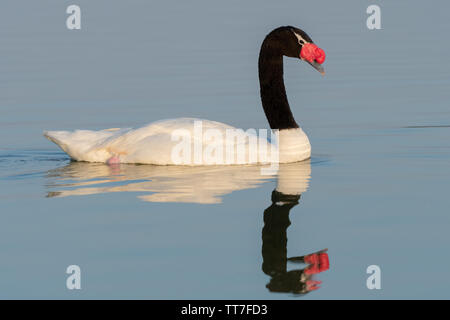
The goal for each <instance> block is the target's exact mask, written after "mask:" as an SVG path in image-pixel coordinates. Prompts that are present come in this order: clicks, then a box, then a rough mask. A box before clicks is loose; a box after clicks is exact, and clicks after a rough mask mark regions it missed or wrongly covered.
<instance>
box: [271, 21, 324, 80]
mask: <svg viewBox="0 0 450 320" xmlns="http://www.w3.org/2000/svg"><path fill="white" fill-rule="evenodd" d="M269 39H270V40H269ZM267 40H269V41H268V42H269V43H270V46H271V47H273V48H277V49H278V50H280V51H281V52H280V53H281V54H282V55H284V56H287V57H291V58H298V59H301V60H303V61H306V62H308V63H309V64H310V65H311V66H312V67H314V69H316V70H317V71H319V72H320V73H321V74H322V75H323V74H325V69H324V68H323V66H322V64H323V63H324V62H325V51H323V50H322V49H321V48H319V47H318V46H317V45H316V44H315V43H314V42H313V40H312V39H311V38H310V37H309V36H308V35H307V34H306V32H304V31H303V30H301V29H299V28H296V27H292V26H287V27H280V28H277V29H275V30H273V31H272V32H271V33H270V34H269V36H268V39H267Z"/></svg>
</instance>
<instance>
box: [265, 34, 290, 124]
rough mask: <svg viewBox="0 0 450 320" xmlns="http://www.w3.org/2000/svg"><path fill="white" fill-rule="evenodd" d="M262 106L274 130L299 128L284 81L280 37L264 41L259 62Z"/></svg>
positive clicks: (274, 36)
mask: <svg viewBox="0 0 450 320" xmlns="http://www.w3.org/2000/svg"><path fill="white" fill-rule="evenodd" d="M258 69H259V84H260V90H261V91H260V93H261V101H262V106H263V108H264V112H265V114H266V117H267V120H268V121H269V125H270V128H272V129H279V130H281V129H291V128H298V124H297V123H296V122H295V119H294V116H293V115H292V111H291V108H290V107H289V103H288V99H287V96H286V89H285V87H284V80H283V50H282V47H281V46H280V39H279V35H276V34H274V33H273V32H272V33H270V34H269V35H268V36H267V37H266V39H265V40H264V42H263V44H262V46H261V51H260V53H259V61H258Z"/></svg>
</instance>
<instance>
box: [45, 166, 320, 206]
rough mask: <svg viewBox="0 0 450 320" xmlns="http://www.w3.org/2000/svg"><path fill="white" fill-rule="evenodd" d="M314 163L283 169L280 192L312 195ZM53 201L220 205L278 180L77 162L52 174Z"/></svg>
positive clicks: (253, 174)
mask: <svg viewBox="0 0 450 320" xmlns="http://www.w3.org/2000/svg"><path fill="white" fill-rule="evenodd" d="M310 175H311V164H310V160H307V161H303V162H297V163H290V164H282V165H280V168H279V171H278V189H280V190H281V191H284V192H288V191H289V190H296V192H300V193H301V192H303V191H305V190H306V189H307V187H308V183H309V178H310ZM47 178H48V179H49V182H48V187H49V188H50V189H51V190H52V191H50V192H49V193H48V196H49V197H67V196H82V195H92V194H101V193H110V192H138V193H144V194H143V195H140V196H138V197H139V198H140V199H141V200H144V201H149V202H195V203H218V202H221V197H222V196H223V195H226V194H229V193H231V192H233V191H237V190H243V189H250V188H255V187H257V186H259V185H261V184H262V183H265V182H267V181H269V180H270V179H273V178H274V176H267V175H261V166H250V165H246V166H197V167H190V166H189V167H186V166H149V165H133V164H119V165H111V166H108V165H105V164H100V163H87V162H71V163H70V164H68V165H67V166H65V167H62V168H58V169H53V170H50V171H49V172H48V174H47Z"/></svg>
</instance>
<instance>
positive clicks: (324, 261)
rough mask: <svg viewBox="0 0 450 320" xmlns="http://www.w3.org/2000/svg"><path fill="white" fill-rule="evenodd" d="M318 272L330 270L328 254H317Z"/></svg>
mask: <svg viewBox="0 0 450 320" xmlns="http://www.w3.org/2000/svg"><path fill="white" fill-rule="evenodd" d="M319 264H320V272H322V271H326V270H328V269H330V261H329V260H328V253H320V254H319Z"/></svg>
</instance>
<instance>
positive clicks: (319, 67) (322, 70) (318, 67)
mask: <svg viewBox="0 0 450 320" xmlns="http://www.w3.org/2000/svg"><path fill="white" fill-rule="evenodd" d="M306 62H308V63H309V64H310V65H311V66H312V67H313V68H314V69H316V70H317V71H319V72H320V73H321V74H322V75H323V76H324V75H325V69H324V68H323V66H322V65H321V64H320V63H317V62H316V61H313V62H309V61H306Z"/></svg>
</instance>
